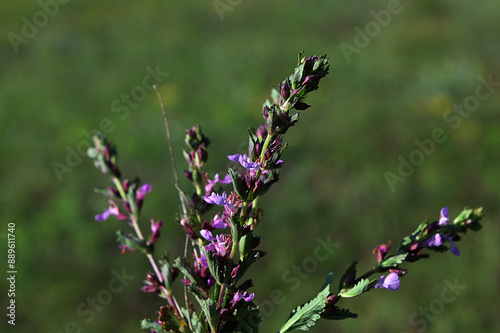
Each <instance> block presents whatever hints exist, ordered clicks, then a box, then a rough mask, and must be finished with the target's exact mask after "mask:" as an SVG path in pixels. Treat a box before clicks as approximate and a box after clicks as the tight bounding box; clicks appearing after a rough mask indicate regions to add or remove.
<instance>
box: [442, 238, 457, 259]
mask: <svg viewBox="0 0 500 333" xmlns="http://www.w3.org/2000/svg"><path fill="white" fill-rule="evenodd" d="M443 237H444V238H445V239H446V240H447V241H448V242H450V251H451V253H453V254H454V255H456V256H457V257H458V256H460V249H459V248H458V246H457V244H455V242H454V241H452V240H451V237H449V236H443Z"/></svg>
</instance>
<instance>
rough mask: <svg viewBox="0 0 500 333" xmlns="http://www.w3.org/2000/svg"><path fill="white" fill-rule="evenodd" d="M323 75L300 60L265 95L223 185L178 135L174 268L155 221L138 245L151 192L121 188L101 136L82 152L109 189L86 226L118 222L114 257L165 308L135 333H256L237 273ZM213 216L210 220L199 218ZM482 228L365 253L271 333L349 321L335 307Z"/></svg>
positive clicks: (434, 232)
mask: <svg viewBox="0 0 500 333" xmlns="http://www.w3.org/2000/svg"><path fill="white" fill-rule="evenodd" d="M328 71H329V64H328V59H327V57H326V56H320V57H318V56H312V57H307V58H306V57H304V55H303V53H300V54H299V59H298V65H297V67H296V68H295V71H294V73H293V74H292V75H290V76H289V77H287V78H285V79H284V80H283V81H282V82H281V84H280V85H279V86H278V89H277V90H276V89H273V90H272V93H271V99H270V100H267V101H266V102H265V103H264V105H263V111H262V114H263V117H264V123H263V124H262V125H261V126H259V127H258V128H256V129H249V131H248V134H249V144H248V153H246V154H234V155H230V156H228V159H229V160H230V161H232V162H234V167H233V168H229V170H228V172H227V174H226V175H219V174H216V175H215V176H214V178H213V179H211V178H210V177H209V175H208V173H207V172H206V171H204V170H203V167H204V165H205V163H206V161H207V158H208V153H207V149H208V146H209V144H210V140H209V139H208V138H207V137H206V136H205V135H204V133H203V131H202V130H201V127H200V126H198V125H195V126H193V127H192V128H190V129H187V130H186V133H185V137H184V141H185V144H186V146H187V149H186V150H184V151H183V153H184V158H185V160H186V163H187V165H188V167H187V169H186V170H185V171H184V175H185V177H186V178H187V179H188V180H189V181H190V182H191V183H192V185H193V188H194V190H193V191H192V193H190V192H188V191H184V190H183V189H181V188H180V186H179V183H178V179H177V175H176V173H175V172H174V174H175V175H176V187H177V190H178V192H179V198H180V202H181V207H182V211H181V212H180V213H179V214H178V215H177V216H176V220H177V222H178V223H179V225H180V226H181V227H182V228H183V230H184V231H185V233H186V247H185V251H184V256H183V257H179V258H176V259H172V258H170V257H169V256H168V255H167V254H165V255H163V256H160V257H158V256H156V257H155V256H154V249H155V244H156V243H157V242H158V241H159V239H160V230H161V228H162V227H163V226H164V223H163V222H162V221H156V220H154V219H151V220H150V228H151V231H150V233H149V237H145V236H144V233H143V231H142V227H141V225H140V223H139V218H140V212H141V207H142V205H143V202H144V199H145V196H146V195H147V194H148V193H149V192H150V191H151V189H152V187H151V185H150V184H141V183H140V181H139V180H138V179H134V180H128V179H123V178H122V176H121V172H120V169H119V167H118V164H117V152H116V148H115V146H114V145H113V144H111V143H110V142H108V140H107V139H106V138H105V137H104V136H102V135H96V136H94V138H93V140H94V147H93V148H90V149H89V150H88V155H89V157H90V158H92V159H93V160H94V164H95V166H96V167H97V168H98V169H99V170H100V171H101V172H102V173H104V174H107V175H108V176H109V177H110V179H111V182H112V186H111V187H108V188H107V189H103V190H98V192H100V193H102V194H103V195H104V196H106V197H107V198H108V201H109V207H108V208H107V209H106V210H105V211H104V212H103V213H102V214H98V215H96V216H95V220H96V221H104V220H106V219H108V218H110V217H111V216H114V218H116V219H118V220H123V221H126V222H127V224H128V225H129V226H130V227H131V228H132V229H133V232H122V231H118V232H117V237H118V242H119V246H120V248H121V249H122V252H123V253H126V252H127V251H136V252H141V253H143V254H144V255H145V256H146V257H147V259H148V260H149V262H150V263H151V267H152V271H150V272H148V273H147V274H146V277H145V280H144V286H143V287H142V291H144V292H147V293H155V294H157V295H158V296H159V297H161V298H163V299H165V301H166V305H165V306H162V307H161V308H160V309H159V311H158V317H157V318H155V319H154V320H147V319H144V320H143V321H142V323H141V326H142V328H144V329H149V330H151V332H195V333H202V332H211V333H216V332H258V328H259V324H260V322H261V317H260V315H259V308H258V306H257V305H256V304H255V303H254V302H253V300H254V298H255V297H256V296H255V295H254V293H253V292H251V288H252V285H253V284H252V280H251V279H247V278H246V277H245V273H246V272H247V270H248V268H249V267H250V266H251V265H253V264H255V263H256V262H257V261H258V260H259V259H260V258H261V257H262V256H263V255H264V252H263V251H261V250H260V249H258V247H259V240H260V238H259V236H257V235H256V229H257V227H258V225H259V223H260V221H261V218H262V215H263V211H262V209H261V208H260V204H259V201H260V200H261V197H262V195H264V194H265V192H266V191H267V190H268V189H269V188H270V186H271V185H273V184H274V183H276V182H277V181H278V176H279V171H280V168H281V167H282V166H283V165H284V161H283V160H282V156H283V153H284V152H285V150H286V149H287V143H286V142H284V141H283V137H284V135H285V134H286V132H287V131H288V129H289V128H290V127H292V126H293V125H295V124H296V123H297V121H298V120H299V113H298V112H296V113H294V112H293V109H295V110H297V111H302V110H306V109H307V108H309V105H308V104H306V103H305V102H304V99H305V97H306V95H307V94H308V93H309V92H311V91H314V90H316V89H318V86H319V82H320V80H321V79H322V78H323V77H325V76H326V75H327V73H328ZM165 120H166V117H165ZM167 134H169V133H168V123H167ZM174 171H175V164H174ZM229 184H231V185H229ZM224 186H226V187H224ZM212 209H215V210H216V212H215V213H213V214H211V215H210V214H208V213H209V211H211V210H212ZM482 218H483V214H482V208H476V209H471V208H466V209H464V210H463V211H462V212H461V213H460V214H458V216H457V217H456V218H455V219H454V220H453V221H451V220H450V219H449V215H448V209H447V208H446V207H445V208H443V209H441V214H440V217H439V219H437V220H435V221H425V222H423V223H421V224H420V225H419V226H418V228H417V229H416V230H415V231H414V232H413V233H411V234H410V235H408V236H406V237H404V238H403V239H402V240H401V241H400V242H399V244H398V245H397V246H396V249H395V252H394V253H393V254H389V251H390V250H391V247H392V243H391V241H389V242H388V243H387V244H380V245H378V246H377V247H376V248H375V249H374V250H373V253H374V254H375V255H376V260H377V264H376V265H375V267H374V268H373V269H371V270H369V271H368V272H366V273H364V274H362V275H358V273H357V270H356V264H357V263H356V262H353V263H352V265H351V266H350V267H349V268H348V269H347V270H346V272H345V273H344V274H343V275H342V277H341V278H340V281H339V286H338V289H337V290H336V291H332V288H331V284H332V281H333V273H332V272H331V273H330V274H329V275H328V277H327V278H326V281H325V283H324V284H323V285H322V286H321V288H320V291H319V293H318V294H317V295H316V296H315V297H314V298H313V299H312V300H311V301H309V302H307V303H305V304H304V305H302V306H299V307H297V308H296V309H295V310H294V311H293V312H292V313H291V314H290V317H289V318H288V320H287V321H286V322H285V323H284V324H283V326H282V327H281V328H280V329H279V332H282V333H284V332H291V331H294V330H304V331H306V330H309V328H310V327H311V326H313V325H314V324H315V322H316V321H317V320H318V319H320V318H323V319H332V320H339V319H345V318H356V317H357V314H354V313H352V312H351V311H349V310H348V309H345V308H340V307H339V306H338V304H339V301H340V300H341V299H343V298H344V299H346V298H352V297H355V296H359V295H361V294H363V293H365V292H368V291H371V290H374V289H389V290H392V291H396V290H398V289H399V288H400V283H401V278H402V277H403V276H404V275H405V274H406V273H407V269H406V268H403V264H404V263H410V262H415V261H418V260H420V259H422V258H427V257H429V254H428V253H427V252H428V250H432V251H438V252H445V251H448V250H450V251H451V252H452V253H453V254H454V255H457V256H458V255H460V251H459V249H458V247H457V245H456V243H457V242H458V241H459V240H460V236H459V234H460V233H465V232H466V231H467V230H469V229H470V230H474V231H477V230H479V229H480V228H481V225H480V220H481V219H482ZM177 280H180V282H181V283H182V284H183V285H184V297H183V298H184V303H185V304H184V305H183V306H182V305H181V304H179V301H178V298H177V297H176V295H174V292H173V288H172V285H173V283H174V282H175V281H177ZM188 293H189V294H190V295H191V298H188V295H187V294H188ZM257 297H258V296H257ZM193 301H195V302H196V303H197V305H196V306H195V305H194V304H193Z"/></svg>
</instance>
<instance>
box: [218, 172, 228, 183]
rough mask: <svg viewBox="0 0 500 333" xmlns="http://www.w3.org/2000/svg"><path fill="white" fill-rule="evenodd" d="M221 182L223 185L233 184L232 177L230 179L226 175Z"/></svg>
mask: <svg viewBox="0 0 500 333" xmlns="http://www.w3.org/2000/svg"><path fill="white" fill-rule="evenodd" d="M216 176H219V175H218V174H217V175H216ZM219 182H220V183H221V184H229V183H231V177H229V175H225V176H224V178H222V179H219Z"/></svg>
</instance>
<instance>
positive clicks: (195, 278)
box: [174, 257, 203, 296]
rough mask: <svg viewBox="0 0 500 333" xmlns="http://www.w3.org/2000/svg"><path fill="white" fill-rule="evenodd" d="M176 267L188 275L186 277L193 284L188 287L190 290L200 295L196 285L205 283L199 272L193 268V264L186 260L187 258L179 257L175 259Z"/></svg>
mask: <svg viewBox="0 0 500 333" xmlns="http://www.w3.org/2000/svg"><path fill="white" fill-rule="evenodd" d="M174 267H177V268H178V269H179V270H180V271H181V273H182V274H183V275H184V276H186V278H187V279H188V280H189V281H191V285H190V286H189V287H188V290H189V292H191V293H192V294H193V295H195V296H200V295H201V294H200V292H199V291H198V290H197V288H196V285H200V286H202V285H203V281H201V278H200V277H199V275H198V274H195V273H193V268H192V267H191V264H190V263H189V262H188V261H187V260H186V258H181V257H178V258H176V259H175V261H174Z"/></svg>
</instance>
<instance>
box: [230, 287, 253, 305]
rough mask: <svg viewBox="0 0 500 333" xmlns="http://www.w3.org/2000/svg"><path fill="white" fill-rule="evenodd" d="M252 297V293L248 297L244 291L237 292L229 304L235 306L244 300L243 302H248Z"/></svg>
mask: <svg viewBox="0 0 500 333" xmlns="http://www.w3.org/2000/svg"><path fill="white" fill-rule="evenodd" d="M253 297H254V293H251V294H250V295H248V296H247V292H246V291H240V290H238V291H237V292H236V294H234V297H233V299H232V300H231V303H233V305H235V304H236V303H238V302H239V301H241V300H244V301H245V302H250V301H251V300H253Z"/></svg>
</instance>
